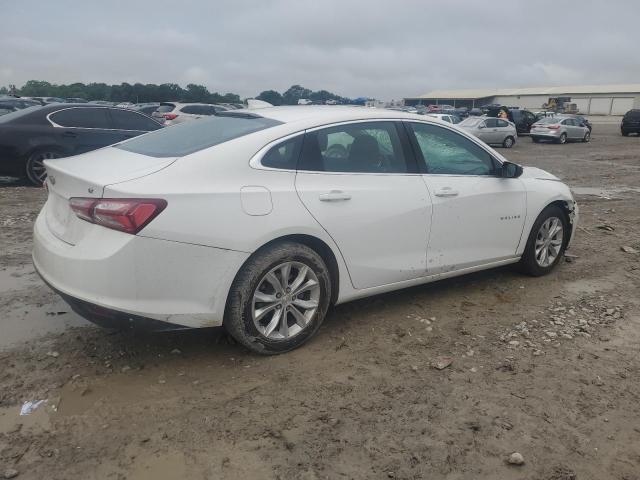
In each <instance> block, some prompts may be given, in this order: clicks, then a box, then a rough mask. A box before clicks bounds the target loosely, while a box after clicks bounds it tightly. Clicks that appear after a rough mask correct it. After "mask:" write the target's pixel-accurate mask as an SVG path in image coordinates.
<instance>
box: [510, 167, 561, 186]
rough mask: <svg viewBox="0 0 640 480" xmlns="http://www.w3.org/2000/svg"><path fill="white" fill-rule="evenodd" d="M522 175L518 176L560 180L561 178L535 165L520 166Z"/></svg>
mask: <svg viewBox="0 0 640 480" xmlns="http://www.w3.org/2000/svg"><path fill="white" fill-rule="evenodd" d="M522 170H523V171H522V175H521V177H520V178H535V179H536V180H552V181H555V182H560V181H561V180H560V179H559V178H558V177H556V176H555V175H553V174H551V173H549V172H547V171H545V170H542V169H541V168H537V167H522Z"/></svg>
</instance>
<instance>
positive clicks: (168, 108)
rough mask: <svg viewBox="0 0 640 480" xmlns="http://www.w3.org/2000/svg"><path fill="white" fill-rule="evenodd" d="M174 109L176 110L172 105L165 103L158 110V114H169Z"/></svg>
mask: <svg viewBox="0 0 640 480" xmlns="http://www.w3.org/2000/svg"><path fill="white" fill-rule="evenodd" d="M174 108H176V106H175V105H172V104H170V103H163V104H161V105H160V106H159V107H158V108H157V109H156V112H159V113H169V112H172V111H173V109H174Z"/></svg>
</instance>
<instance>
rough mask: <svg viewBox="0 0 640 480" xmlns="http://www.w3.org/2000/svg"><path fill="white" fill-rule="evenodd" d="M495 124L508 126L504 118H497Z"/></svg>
mask: <svg viewBox="0 0 640 480" xmlns="http://www.w3.org/2000/svg"><path fill="white" fill-rule="evenodd" d="M496 125H497V126H498V127H508V126H509V122H507V121H505V120H500V119H498V120H497V121H496Z"/></svg>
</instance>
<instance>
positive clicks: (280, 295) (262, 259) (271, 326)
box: [224, 241, 332, 355]
mask: <svg viewBox="0 0 640 480" xmlns="http://www.w3.org/2000/svg"><path fill="white" fill-rule="evenodd" d="M284 265H289V270H288V271H287V270H285V269H283V268H282V266H284ZM305 267H306V268H307V269H308V270H306V274H305V275H306V276H305V280H304V281H303V282H302V284H303V285H308V284H313V282H314V281H315V282H316V285H315V286H310V287H309V288H308V289H305V290H303V293H302V294H301V297H295V296H293V297H292V295H293V293H295V288H296V280H298V278H299V277H298V276H299V275H300V274H301V273H302V272H303V271H304V269H305ZM285 272H286V273H287V277H288V282H287V288H289V287H291V288H292V290H293V292H288V291H287V290H286V288H284V287H283V285H282V278H283V277H284V274H285ZM272 276H274V277H275V281H274V280H273V278H272ZM309 280H311V283H309ZM272 282H274V283H272ZM276 284H277V286H279V287H281V288H279V289H278V288H276ZM331 288H332V285H331V277H330V275H329V270H328V269H327V266H326V264H325V263H324V261H323V260H322V257H320V255H318V253H316V252H315V251H314V250H312V249H311V248H309V247H307V246H306V245H302V244H299V243H295V242H289V241H287V242H281V243H277V244H273V245H270V246H267V247H265V248H264V249H262V250H259V251H258V252H256V253H255V254H254V255H253V256H252V257H251V258H249V260H248V261H247V262H246V263H245V264H244V265H243V266H242V268H241V269H240V272H239V273H238V275H237V276H236V278H235V280H234V281H233V284H232V285H231V289H230V291H229V297H228V299H227V307H226V311H225V318H224V326H225V328H226V329H227V331H228V332H229V334H230V335H231V336H233V338H235V339H236V340H237V341H238V342H239V343H241V344H242V345H244V346H245V347H247V348H248V349H249V350H251V351H253V352H256V353H259V354H262V355H275V354H279V353H284V352H288V351H290V350H293V349H295V348H298V347H299V346H301V345H302V344H304V343H305V342H306V341H307V340H309V339H310V338H311V337H312V336H313V335H314V334H315V333H316V332H317V331H318V328H320V325H321V324H322V321H323V320H324V317H325V315H326V313H327V310H328V308H329V303H330V299H331ZM257 297H258V298H257ZM267 300H268V301H267ZM303 304H304V305H305V307H304V308H303V306H302V305H303ZM314 304H316V307H315V309H314V308H313V305H314ZM278 305H279V306H278ZM271 307H273V308H271ZM265 308H267V309H268V310H267V311H266V312H265V311H264V309H265ZM294 310H295V311H294ZM256 312H258V314H257V315H256ZM277 312H280V314H279V316H278V315H277ZM297 313H299V314H302V318H301V317H300V316H299V315H297ZM261 314H262V315H263V316H262V317H260V315H261ZM305 317H306V318H305ZM254 318H257V320H254ZM283 318H284V319H285V322H286V323H285V322H283V321H282V319H283Z"/></svg>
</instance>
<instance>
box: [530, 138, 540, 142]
mask: <svg viewBox="0 0 640 480" xmlns="http://www.w3.org/2000/svg"><path fill="white" fill-rule="evenodd" d="M531 140H533V143H540V139H539V138H538V137H531Z"/></svg>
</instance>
